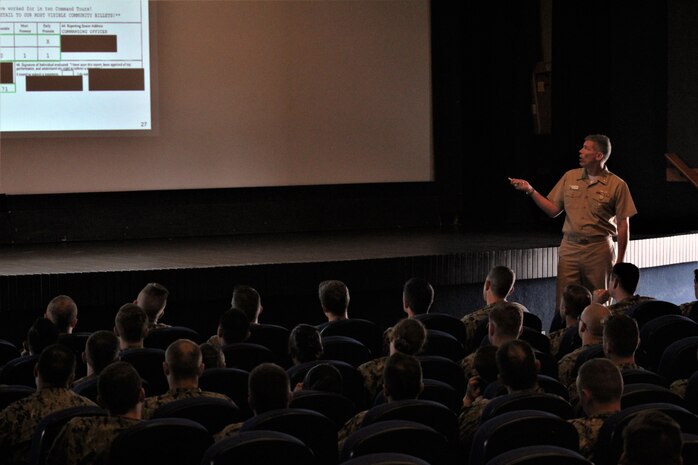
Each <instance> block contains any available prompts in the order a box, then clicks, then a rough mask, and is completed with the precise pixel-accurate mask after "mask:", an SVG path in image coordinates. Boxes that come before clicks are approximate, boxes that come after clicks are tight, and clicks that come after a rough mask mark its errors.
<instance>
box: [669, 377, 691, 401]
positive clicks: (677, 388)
mask: <svg viewBox="0 0 698 465" xmlns="http://www.w3.org/2000/svg"><path fill="white" fill-rule="evenodd" d="M687 387H688V380H687V379H677V380H676V381H674V382H673V383H671V386H669V389H671V392H673V393H676V394H678V395H680V396H681V398H685V397H686V388H687Z"/></svg>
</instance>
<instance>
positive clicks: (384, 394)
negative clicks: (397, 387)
mask: <svg viewBox="0 0 698 465" xmlns="http://www.w3.org/2000/svg"><path fill="white" fill-rule="evenodd" d="M383 396H385V398H386V399H389V398H390V391H389V390H388V386H387V385H385V384H383Z"/></svg>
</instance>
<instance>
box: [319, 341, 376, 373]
mask: <svg viewBox="0 0 698 465" xmlns="http://www.w3.org/2000/svg"><path fill="white" fill-rule="evenodd" d="M322 347H323V354H322V358H323V359H326V360H341V361H342V362H346V363H348V364H349V365H351V366H353V367H358V366H359V365H362V364H364V363H366V362H368V361H369V360H371V359H372V358H373V357H372V356H371V351H370V350H369V349H368V347H366V346H365V345H363V344H362V343H360V342H359V341H357V340H356V339H354V338H351V337H347V336H324V337H323V338H322Z"/></svg>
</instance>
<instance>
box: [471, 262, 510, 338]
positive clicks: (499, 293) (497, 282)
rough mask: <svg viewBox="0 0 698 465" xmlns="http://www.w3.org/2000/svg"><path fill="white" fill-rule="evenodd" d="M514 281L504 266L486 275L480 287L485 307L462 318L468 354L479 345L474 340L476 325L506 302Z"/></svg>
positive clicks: (495, 268)
mask: <svg viewBox="0 0 698 465" xmlns="http://www.w3.org/2000/svg"><path fill="white" fill-rule="evenodd" d="M515 281H516V275H515V274H514V271H513V270H512V269H511V268H508V267H506V266H495V267H494V268H492V269H491V270H490V272H489V273H487V277H486V278H485V284H484V285H483V287H482V298H483V300H484V301H485V303H486V304H487V305H485V306H484V307H483V308H481V309H479V310H475V311H474V312H472V313H469V314H467V315H465V316H464V317H463V323H464V324H465V337H466V345H467V347H466V348H465V349H466V350H467V351H468V352H473V351H475V350H476V349H477V348H478V345H479V344H480V341H476V340H475V331H476V330H477V327H478V324H479V323H480V322H481V321H482V320H484V319H485V318H487V315H489V313H490V311H491V310H492V308H494V306H495V305H496V304H498V303H499V302H506V301H507V297H508V296H509V294H511V292H512V291H513V290H514V282H515Z"/></svg>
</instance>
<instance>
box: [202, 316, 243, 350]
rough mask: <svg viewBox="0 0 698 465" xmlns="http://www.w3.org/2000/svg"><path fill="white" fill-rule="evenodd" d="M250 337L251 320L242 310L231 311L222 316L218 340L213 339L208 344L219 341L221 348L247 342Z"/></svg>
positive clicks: (217, 335)
mask: <svg viewBox="0 0 698 465" xmlns="http://www.w3.org/2000/svg"><path fill="white" fill-rule="evenodd" d="M249 337H250V320H248V319H247V316H246V315H245V314H244V313H242V312H241V311H240V310H235V309H231V310H228V311H227V312H225V313H223V315H221V318H220V320H219V321H218V331H217V333H216V339H215V340H214V338H211V339H209V340H208V341H207V342H209V343H210V344H214V343H215V341H216V340H217V341H218V342H219V343H220V345H221V347H224V346H227V345H228V344H236V343H238V342H245V341H246V340H247V339H248V338H249Z"/></svg>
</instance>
